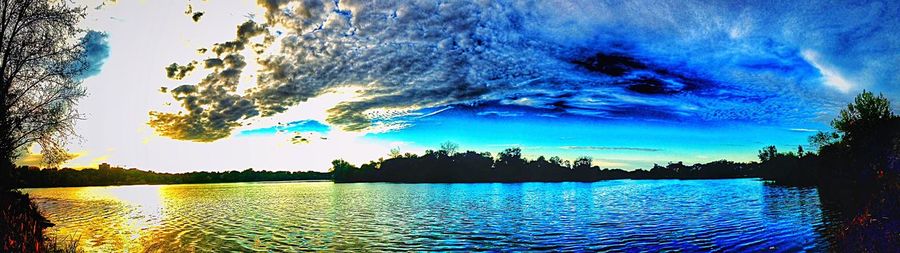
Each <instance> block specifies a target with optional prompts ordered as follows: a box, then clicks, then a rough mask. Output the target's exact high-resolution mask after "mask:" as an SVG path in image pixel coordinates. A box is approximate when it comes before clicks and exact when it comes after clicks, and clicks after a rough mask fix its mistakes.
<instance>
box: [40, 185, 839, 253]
mask: <svg viewBox="0 0 900 253" xmlns="http://www.w3.org/2000/svg"><path fill="white" fill-rule="evenodd" d="M29 192H30V194H32V196H33V197H35V198H36V199H37V202H38V204H39V206H40V207H41V209H43V210H44V211H45V212H46V213H47V214H48V216H49V218H50V219H51V220H52V221H54V222H55V223H56V224H57V226H56V227H54V228H52V230H51V231H50V232H51V233H53V234H56V235H73V234H77V235H81V246H82V247H83V248H84V249H85V250H87V251H121V250H123V249H124V250H128V251H131V252H138V251H151V252H168V251H171V250H175V249H178V250H180V251H198V252H220V251H296V250H301V249H313V250H348V249H363V248H364V249H367V250H400V251H418V250H464V251H471V250H491V249H509V250H589V251H598V250H623V251H632V250H637V249H642V250H648V251H667V250H673V249H681V250H683V251H722V250H724V251H788V252H790V251H800V250H811V251H825V250H827V249H828V248H827V247H828V245H827V244H828V243H827V240H826V238H825V236H823V234H827V229H826V227H827V225H828V224H826V223H822V220H823V219H822V218H823V217H822V212H821V209H820V206H819V201H818V193H817V192H816V190H815V189H812V188H784V187H773V186H767V185H764V184H763V183H762V182H760V181H757V180H751V179H736V180H683V181H682V180H643V181H640V180H639V181H634V180H616V181H605V182H597V183H523V184H383V183H363V184H333V183H330V182H278V183H229V184H203V185H167V186H123V187H84V188H53V189H31V190H29Z"/></svg>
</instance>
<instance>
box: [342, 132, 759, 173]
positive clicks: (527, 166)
mask: <svg viewBox="0 0 900 253" xmlns="http://www.w3.org/2000/svg"><path fill="white" fill-rule="evenodd" d="M457 147H458V146H457V145H456V144H453V143H449V142H448V143H444V144H443V145H441V149H440V150H437V151H434V150H428V151H426V152H425V154H424V155H421V156H419V155H416V154H409V153H407V154H403V155H400V154H398V153H396V152H394V153H393V154H392V157H391V158H389V159H386V160H380V161H373V162H370V163H367V164H363V165H362V166H360V167H356V166H354V165H352V164H350V163H348V162H346V161H344V160H335V161H333V162H332V165H333V166H332V172H333V173H334V181H335V182H338V183H342V182H410V183H424V182H434V183H453V182H562V181H580V182H593V181H599V180H610V179H674V178H677V179H714V178H744V177H759V175H758V174H757V170H755V168H756V167H757V164H756V163H737V162H731V161H725V160H721V161H714V162H710V163H705V164H699V163H698V164H694V165H685V164H683V163H682V162H677V163H669V164H668V165H666V166H660V165H654V166H653V168H652V169H650V170H643V169H638V170H634V171H625V170H622V169H608V168H604V169H601V168H600V167H598V166H593V165H592V158H590V157H586V156H585V157H579V158H578V159H576V160H574V161H568V160H562V159H560V158H559V157H557V156H554V157H550V158H549V159H547V158H545V157H544V156H540V157H538V158H537V159H534V160H529V159H526V158H524V157H522V150H521V149H519V148H508V149H506V150H504V151H503V152H500V153H499V154H498V155H497V158H496V159H494V157H493V156H492V155H491V153H488V152H481V153H479V152H475V151H466V152H459V153H458V152H456V149H457Z"/></svg>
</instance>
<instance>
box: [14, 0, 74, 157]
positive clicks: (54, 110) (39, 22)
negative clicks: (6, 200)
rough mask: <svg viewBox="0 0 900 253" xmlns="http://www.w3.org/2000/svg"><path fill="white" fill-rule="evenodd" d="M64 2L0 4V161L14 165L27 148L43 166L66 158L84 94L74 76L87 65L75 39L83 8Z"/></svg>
mask: <svg viewBox="0 0 900 253" xmlns="http://www.w3.org/2000/svg"><path fill="white" fill-rule="evenodd" d="M68 3H69V1H46V0H44V1H40V0H38V1H2V2H0V12H2V13H0V35H2V36H0V159H5V160H10V161H11V160H14V159H15V158H16V157H18V156H19V155H21V153H22V152H23V150H25V149H26V148H28V147H29V146H30V145H32V144H33V143H37V144H38V145H40V147H41V153H42V155H43V158H44V161H45V162H46V163H48V164H57V163H59V162H62V161H64V160H67V159H69V155H68V153H67V152H66V150H65V144H66V142H67V140H68V139H70V138H71V137H72V136H74V135H75V131H74V124H75V121H76V120H78V119H80V117H81V116H80V114H79V113H78V112H77V109H76V106H75V105H76V103H77V101H78V100H79V99H80V98H81V97H83V96H84V95H85V91H84V89H83V88H82V86H81V81H80V80H79V79H78V76H79V75H80V74H82V72H84V71H86V70H87V68H88V67H89V64H86V63H85V62H83V61H84V59H83V57H81V55H82V52H83V51H84V44H83V43H84V42H80V43H79V42H78V40H76V39H75V38H76V37H77V36H79V35H81V34H82V33H83V31H82V30H81V29H80V28H79V27H78V25H77V24H78V22H79V21H81V19H83V18H84V9H82V8H74V7H69V6H68ZM7 166H8V164H7ZM3 169H5V170H6V169H10V167H7V168H3Z"/></svg>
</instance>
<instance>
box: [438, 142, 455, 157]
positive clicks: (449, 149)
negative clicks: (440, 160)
mask: <svg viewBox="0 0 900 253" xmlns="http://www.w3.org/2000/svg"><path fill="white" fill-rule="evenodd" d="M457 150H459V145H457V144H456V143H453V142H449V141H448V142H444V143H441V149H440V151H443V152H444V153H445V154H447V155H448V156H453V155H455V154H456V151H457Z"/></svg>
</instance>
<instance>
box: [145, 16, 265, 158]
mask: <svg viewBox="0 0 900 253" xmlns="http://www.w3.org/2000/svg"><path fill="white" fill-rule="evenodd" d="M264 34H266V31H265V28H264V27H262V26H261V25H258V24H256V23H254V22H252V21H247V22H245V23H243V24H241V25H240V26H238V32H237V38H236V39H235V40H233V41H228V42H224V43H217V44H214V45H213V46H212V49H211V50H210V51H211V52H213V53H214V54H215V57H216V58H212V59H207V60H206V61H205V62H206V66H205V67H206V68H209V69H211V70H212V73H210V74H209V75H207V76H206V77H205V78H203V79H202V80H200V82H199V83H197V84H193V85H192V84H186V85H181V86H178V87H176V88H174V89H172V90H171V91H170V93H171V94H172V97H173V98H174V99H175V100H176V101H179V102H180V103H181V106H182V108H183V109H184V110H185V111H186V113H185V112H184V111H182V112H177V113H169V112H158V111H151V112H150V121H149V122H148V124H149V125H150V126H151V127H153V128H154V129H155V130H156V132H157V133H159V134H160V135H162V136H166V137H170V138H173V139H178V140H190V141H198V142H210V141H214V140H218V139H221V138H225V137H227V136H229V135H231V132H232V130H233V129H234V128H236V127H238V126H240V125H241V124H240V123H239V121H240V120H242V119H247V118H251V117H255V116H258V115H259V114H260V112H259V110H258V109H257V107H256V106H255V105H254V103H253V100H251V99H248V98H245V97H243V96H242V95H240V94H238V93H237V86H238V83H239V80H240V76H241V74H242V70H243V68H244V67H245V66H246V65H247V63H246V62H245V61H244V56H243V55H242V54H241V51H242V50H244V49H245V48H246V45H247V44H250V43H251V42H250V39H251V38H253V37H256V36H260V35H264ZM267 39H268V38H267ZM211 61H212V62H216V64H210V62H211ZM193 64H194V63H193V62H192V63H191V64H189V65H188V66H193ZM170 67H171V65H170ZM191 68H193V67H191ZM168 69H169V68H167V70H168ZM175 70H177V71H176V74H175V77H178V76H179V74H181V72H178V71H180V69H179V68H178V66H177V64H176V68H175ZM182 76H183V75H182Z"/></svg>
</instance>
